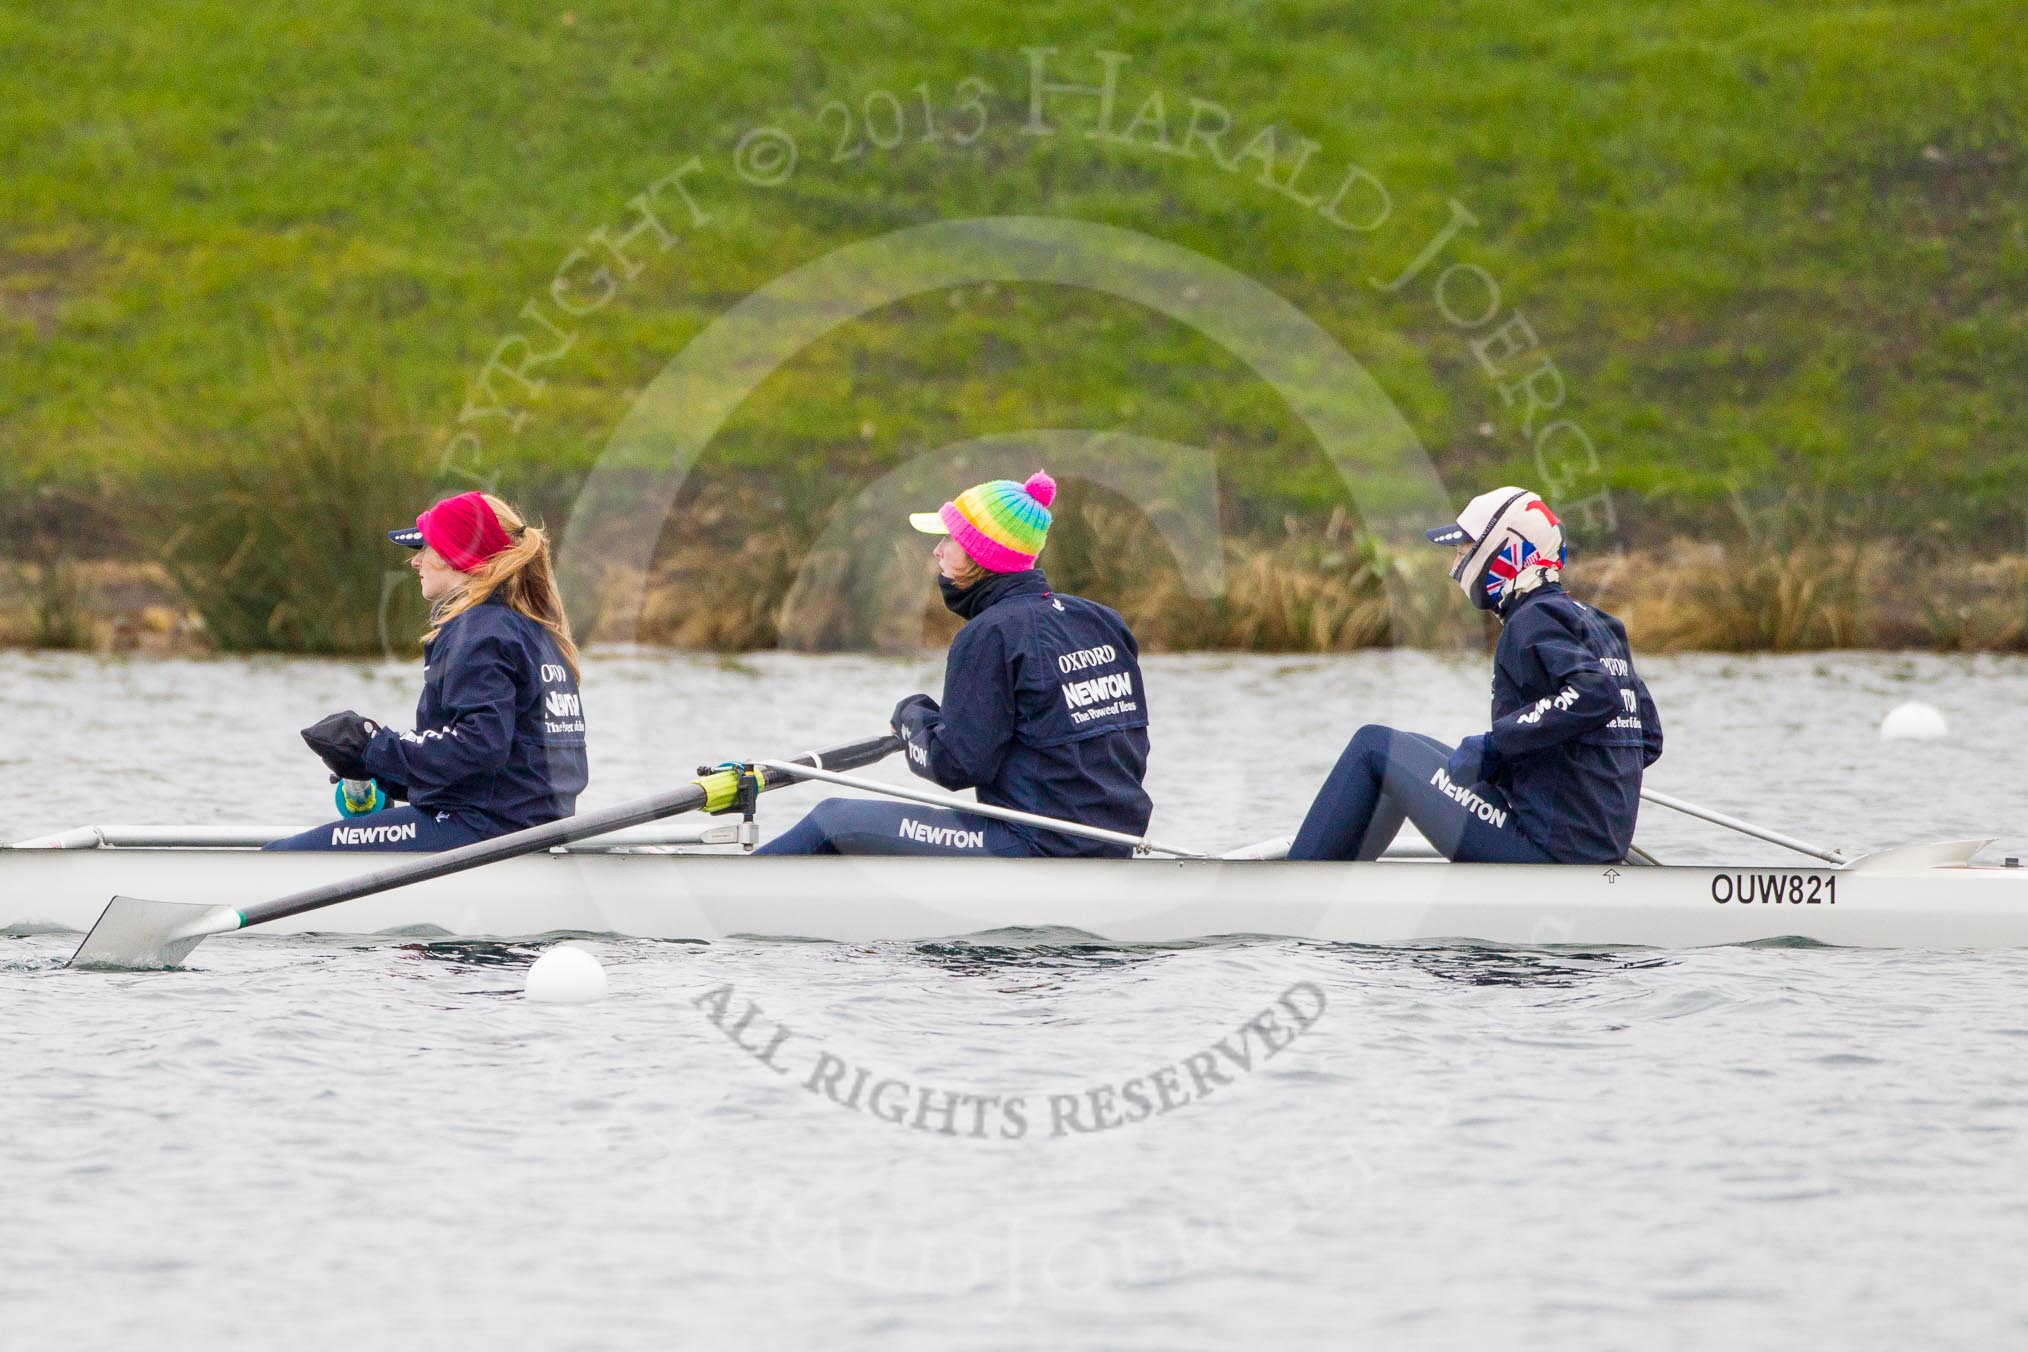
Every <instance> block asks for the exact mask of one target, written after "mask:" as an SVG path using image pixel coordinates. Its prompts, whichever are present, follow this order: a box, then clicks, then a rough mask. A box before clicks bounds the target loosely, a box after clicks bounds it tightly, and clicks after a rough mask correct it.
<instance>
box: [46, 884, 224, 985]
mask: <svg viewBox="0 0 2028 1352" xmlns="http://www.w3.org/2000/svg"><path fill="white" fill-rule="evenodd" d="M239 925H240V919H239V912H238V911H235V910H233V909H231V908H230V907H227V906H206V905H203V904H202V903H198V902H188V901H148V900H145V899H144V898H141V897H114V898H113V900H112V903H111V904H110V905H108V906H107V907H106V909H105V912H104V913H103V914H102V915H100V916H99V923H98V924H96V925H93V926H92V932H91V933H90V934H87V935H86V936H85V940H84V942H83V943H81V944H79V945H78V947H77V952H75V953H73V954H71V958H70V965H71V966H72V967H94V968H100V969H113V970H117V971H127V972H133V971H152V970H154V969H156V968H160V967H174V966H175V965H176V964H177V963H179V962H182V961H183V959H185V958H186V957H188V956H190V950H191V949H193V948H195V947H197V946H198V945H199V944H201V943H203V942H204V940H205V938H206V937H207V936H209V935H213V934H225V933H229V932H230V931H232V930H236V929H238V928H239Z"/></svg>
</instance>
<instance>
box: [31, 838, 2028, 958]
mask: <svg viewBox="0 0 2028 1352" xmlns="http://www.w3.org/2000/svg"><path fill="white" fill-rule="evenodd" d="M383 862H385V861H384V860H376V859H364V858H361V857H360V856H358V855H314V854H312V855H305V854H290V855H274V854H268V855H264V854H260V853H258V852H254V851H246V850H216V849H99V850H77V851H71V850H0V926H5V927H6V928H7V929H8V930H9V931H11V932H13V933H16V934H19V933H24V932H30V931H35V930H47V929H61V930H74V931H79V932H82V931H84V930H87V929H89V928H90V927H91V925H92V923H93V922H94V921H95V920H96V919H97V918H98V915H99V912H100V911H101V910H102V909H103V908H104V906H105V904H106V902H107V901H108V900H110V899H111V898H112V897H114V896H116V895H124V896H136V897H147V898H150V899H153V900H159V901H181V902H200V903H207V904H214V905H226V906H233V907H239V906H242V905H245V904H247V903H250V902H254V901H259V900H263V899H266V898H270V897H276V896H281V895H283V894H286V893H290V892H295V891H298V890H301V889H303V888H307V887H312V886H316V885H318V884H320V883H325V882H331V881H335V880H338V879H342V878H346V877H350V876H353V875H355V874H357V873H360V872H363V871H366V870H368V869H370V868H371V867H373V866H374V865H375V864H377V863H383ZM1016 928H1019V929H1051V930H1059V929H1072V930H1077V931H1081V932H1083V933H1085V934H1088V935H1091V936H1093V937H1094V938H1096V939H1100V940H1105V941H1110V942H1116V943H1174V942H1182V941H1187V940H1191V939H1201V938H1208V937H1216V936H1223V935H1235V934H1247V935H1271V936H1287V937H1293V938H1303V939H1315V940H1323V941H1329V942H1342V943H1360V944H1403V943H1427V942H1438V941H1446V940H1460V941H1476V942H1483V943H1497V944H1513V945H1561V944H1577V945H1596V946H1607V947H1616V946H1623V945H1649V946H1656V947H1669V948H1677V947H1700V946H1707V945H1719V944H1738V943H1753V942H1762V941H1768V940H1780V939H1802V940H1808V941H1814V942H1818V943H1824V944H1836V945H1852V946H1861V947H1889V948H1995V947H2005V948H2012V947H2023V946H2028V870H2023V869H2018V868H2002V867H1974V866H1967V865H1963V864H1952V865H1948V866H1938V865H1935V864H1923V863H1920V862H1918V863H1916V864H1913V865H1911V866H1909V867H1907V868H1896V867H1893V866H1885V867H1874V868H1868V867H1866V866H1865V865H1860V866H1855V867H1847V868H1829V867H1820V868H1715V867H1714V868H1706V867H1696V866H1668V867H1625V866H1621V867H1599V866H1590V865H1582V866H1580V865H1521V866H1517V865H1499V864H1440V863H1426V862H1392V861H1381V862H1377V863H1365V864H1315V863H1288V862H1262V861H1223V860H1152V859H1142V860H1020V861H1007V860H963V859H840V858H815V859H793V858H767V859H756V858H747V857H744V856H741V855H737V854H685V855H672V854H668V853H638V854H636V853H624V852H614V853H604V854H595V853H577V854H570V853H558V854H543V855H536V856H533V857H529V858H523V859H517V860H510V861H507V862H504V863H500V864H495V865H491V866H488V867H486V868H484V869H480V870H476V871H474V872H472V873H468V874H463V875H458V876H454V877H448V878H441V879H437V880H435V881H432V882H426V883H420V884H416V885H413V886H409V887H403V888H399V889H397V890H395V891H392V892H387V893H384V894H381V895H377V896H371V897H364V898H361V899H359V900H356V901H349V902H344V903H342V904H339V905H336V906H332V907H329V908H326V909H323V910H319V911H315V912H311V913H309V914H305V915H301V916H297V917H293V918H291V919H288V920H283V921H277V922H274V923H272V924H269V925H264V926H262V927H260V928H259V929H258V930H254V931H250V933H255V934H260V933H269V934H278V933H312V932H316V933H341V934H380V933H399V932H409V933H416V932H427V933H431V934H442V935H455V936H471V937H513V936H522V935H536V934H546V933H554V932H557V931H577V932H587V933H599V934H617V935H629V936H636V937H640V938H647V939H695V940H710V939H719V938H725V937H730V936H738V935H766V936H780V937H785V938H804V939H826V940H839V941H875V940H924V939H936V938H945V937H953V936H961V935H971V934H979V933H984V932H989V931H995V930H1005V929H1016Z"/></svg>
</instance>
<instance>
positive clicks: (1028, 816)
mask: <svg viewBox="0 0 2028 1352" xmlns="http://www.w3.org/2000/svg"><path fill="white" fill-rule="evenodd" d="M754 765H755V766H756V767H758V768H761V769H766V770H773V771H774V772H775V773H776V774H780V775H791V776H794V777H795V778H797V779H817V780H822V781H823V782H824V783H826V784H842V785H843V786H845V787H846V788H848V789H863V790H865V791H866V792H867V793H879V794H885V795H887V796H888V797H889V798H900V799H904V800H905V801H907V802H911V803H922V804H924V805H926V806H929V807H947V808H950V809H952V810H954V811H957V812H969V813H970V814H972V815H973V816H974V817H992V818H995V819H996V820H999V821H1003V822H1019V823H1020V824H1021V825H1023V826H1035V827H1040V828H1042V829H1043V830H1045V831H1054V832H1056V833H1057V834H1058V835H1065V836H1082V837H1084V838H1085V839H1086V840H1102V841H1105V842H1106V843H1107V844H1108V845H1124V846H1126V847H1127V848H1128V849H1130V850H1132V851H1133V852H1134V853H1135V854H1173V855H1175V856H1177V857H1178V858H1181V859H1202V858H1204V857H1205V855H1204V852H1203V851H1202V850H1186V849H1183V848H1181V847H1179V846H1175V845H1164V844H1162V843H1160V842H1159V841H1153V840H1149V839H1148V838H1147V837H1145V836H1130V835H1128V834H1127V833H1126V832H1124V831H1108V830H1106V829H1105V828H1104V827H1102V826H1085V825H1082V824H1081V823H1078V822H1067V821H1063V820H1062V819H1060V818H1057V817H1044V816H1042V815H1040V814H1039V813H1034V812H1021V811H1017V810H1016V809H1014V808H1011V807H993V806H991V805H990V804H987V803H975V802H972V801H971V800H970V799H966V798H957V797H953V796H952V795H950V794H947V793H938V792H936V791H935V790H934V789H918V788H915V787H913V786H903V785H900V784H883V783H881V782H880V781H879V780H877V779H860V778H859V777H857V776H856V775H840V774H833V773H832V772H831V771H830V770H828V769H825V768H824V767H822V766H819V767H817V768H814V769H813V768H811V767H810V766H808V765H807V764H802V763H799V762H795V761H765V760H762V761H755V762H754Z"/></svg>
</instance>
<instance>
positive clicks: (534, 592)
mask: <svg viewBox="0 0 2028 1352" xmlns="http://www.w3.org/2000/svg"><path fill="white" fill-rule="evenodd" d="M387 537H388V539H390V540H392V541H394V542H395V543H396V544H398V545H403V546H405V547H407V548H409V549H412V550H414V551H415V557H414V559H413V560H411V562H410V564H409V566H410V567H411V568H413V569H414V570H415V573H416V578H417V580H418V581H419V582H420V583H421V585H422V594H423V597H424V599H425V600H427V601H428V602H429V603H430V628H429V632H428V633H426V634H424V635H423V639H422V646H423V691H422V699H421V701H420V703H418V704H417V706H416V719H415V728H414V730H413V731H407V732H403V731H398V730H396V729H394V728H391V727H384V726H382V725H380V724H378V723H375V722H374V721H373V720H372V719H370V718H366V717H363V716H362V715H360V714H358V713H355V712H354V711H352V710H350V709H347V710H346V711H345V712H344V713H339V714H332V715H331V716H330V717H328V718H325V719H322V720H320V721H319V722H317V723H316V724H314V725H312V726H311V727H308V728H305V729H304V730H303V740H304V741H306V742H308V743H309V744H310V748H311V750H313V751H315V752H316V753H317V755H318V756H319V757H320V758H322V760H323V761H324V764H325V765H326V766H328V767H329V768H330V770H331V773H332V775H333V776H334V778H335V779H336V780H337V781H338V782H339V790H338V800H339V810H340V812H341V813H342V814H343V816H342V818H341V819H340V820H338V821H335V822H332V823H330V824H329V825H326V826H319V827H317V828H315V829H314V830H310V831H305V832H303V833H302V834H300V835H296V836H291V837H289V838H288V839H286V840H278V841H276V842H274V843H273V844H272V845H269V846H268V848H269V849H271V850H418V851H426V850H447V849H452V848H455V847H456V846H459V845H469V844H471V843H473V842H474V841H479V840H486V839H489V838H491V837H493V836H500V835H505V834H507V833H508V832H510V831H518V830H520V829H521V828H523V827H527V826H538V825H540V824H542V823H544V822H550V821H555V820H557V819H558V818H560V817H568V816H570V815H571V814H572V813H574V812H575V811H576V810H577V796H578V794H579V793H581V792H583V790H584V786H585V782H586V780H587V778H588V770H587V766H586V760H585V724H584V704H583V701H582V699H581V697H580V696H579V693H578V686H577V677H578V660H577V645H576V644H574V643H573V642H572V641H571V636H570V621H569V620H568V619H567V618H566V617H565V616H564V613H563V600H562V598H561V597H560V596H559V595H558V593H557V589H556V580H555V573H554V571H553V569H552V567H551V564H550V553H549V540H548V537H547V536H546V535H545V534H544V533H543V531H542V528H541V527H539V526H534V525H530V524H528V523H527V522H525V521H523V520H522V518H521V515H520V513H518V512H516V511H515V510H514V508H512V507H511V506H509V505H508V504H507V503H505V502H503V501H501V500H500V499H499V498H496V497H492V496H490V495H488V494H484V493H460V494H458V495H457V496H456V497H452V498H446V499H444V500H443V501H442V502H439V503H438V504H437V505H436V506H434V507H432V508H430V509H429V510H428V511H426V512H424V513H423V514H422V515H421V516H418V517H417V518H416V519H415V525H414V526H413V527H404V528H402V529H400V530H391V531H389V532H388V533H387ZM395 800H405V801H403V802H401V803H400V805H399V806H396V805H393V804H394V801H395Z"/></svg>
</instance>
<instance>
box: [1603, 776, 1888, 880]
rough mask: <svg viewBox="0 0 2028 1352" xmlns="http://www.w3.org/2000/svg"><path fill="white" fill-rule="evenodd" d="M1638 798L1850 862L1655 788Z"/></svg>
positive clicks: (1801, 851) (1819, 855)
mask: <svg viewBox="0 0 2028 1352" xmlns="http://www.w3.org/2000/svg"><path fill="white" fill-rule="evenodd" d="M1641 797H1643V798H1645V799H1647V800H1648V801H1649V802H1651V803H1654V804H1656V805H1657V806H1660V807H1666V808H1669V809H1671V810H1673V811H1676V812H1681V813H1683V814H1684V815H1685V816H1689V817H1697V818H1700V819H1702V820H1704V821H1707V822H1710V823H1711V824H1712V825H1713V826H1723V827H1725V828H1726V829H1728V830H1732V831H1737V832H1739V833H1740V834H1741V835H1746V836H1753V837H1755V838H1757V839H1759V840H1765V841H1767V842H1768V843H1769V844H1770V845H1779V846H1781V847H1782V848H1783V849H1786V850H1794V851H1795V852H1796V853H1798V854H1807V855H1812V856H1814V857H1816V858H1818V859H1822V860H1824V861H1825V862H1826V863H1831V864H1844V863H1849V862H1850V861H1849V860H1848V859H1847V857H1846V856H1845V855H1844V854H1842V853H1840V852H1839V851H1837V850H1830V849H1826V848H1824V847H1823V846H1822V845H1812V844H1810V842H1809V841H1807V840H1797V839H1796V838H1795V837H1794V836H1788V835H1783V834H1782V833H1781V832H1780V831H1770V830H1768V829H1767V828H1766V827H1765V826H1755V825H1754V824H1753V823H1752V822H1747V821H1741V820H1740V819H1739V818H1737V817H1732V816H1727V815H1726V814H1725V813H1723V812H1714V811H1712V810H1711V809H1710V808H1708V807H1699V806H1697V804H1695V803H1686V802H1684V801H1683V800H1682V799H1681V798H1674V797H1671V796H1670V795H1668V794H1666V793H1662V792H1660V791H1659V790H1656V789H1642V790H1641Z"/></svg>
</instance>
